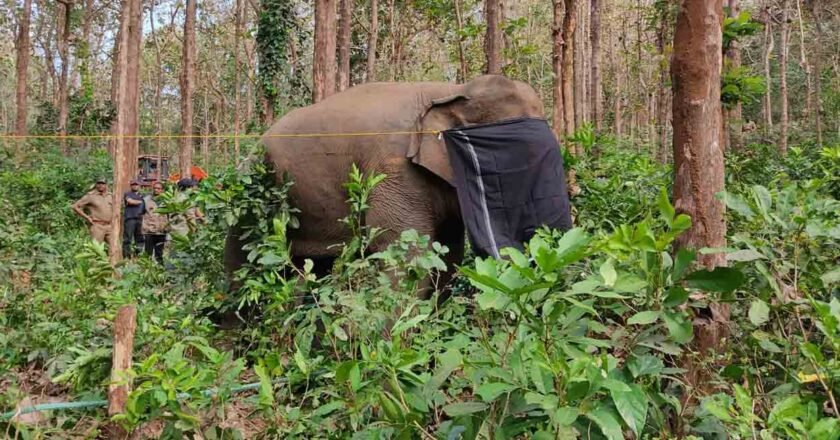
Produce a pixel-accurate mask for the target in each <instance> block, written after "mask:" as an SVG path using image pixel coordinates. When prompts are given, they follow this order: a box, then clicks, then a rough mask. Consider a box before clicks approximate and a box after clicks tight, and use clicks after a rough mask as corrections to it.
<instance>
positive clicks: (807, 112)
mask: <svg viewBox="0 0 840 440" xmlns="http://www.w3.org/2000/svg"><path fill="white" fill-rule="evenodd" d="M796 12H797V15H798V17H799V67H800V68H802V72H803V73H804V74H805V109H804V110H803V114H802V119H804V120H806V121H807V120H808V119H809V118H810V117H811V112H812V111H813V102H812V100H811V97H812V94H813V92H814V90H813V87H812V86H811V66H809V65H808V59H807V58H805V25H804V24H803V20H802V0H796Z"/></svg>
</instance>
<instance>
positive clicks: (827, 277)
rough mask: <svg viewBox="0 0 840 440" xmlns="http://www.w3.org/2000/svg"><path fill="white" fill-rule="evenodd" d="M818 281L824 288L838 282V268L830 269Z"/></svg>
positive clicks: (839, 276)
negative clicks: (820, 281)
mask: <svg viewBox="0 0 840 440" xmlns="http://www.w3.org/2000/svg"><path fill="white" fill-rule="evenodd" d="M820 279H821V280H822V282H823V284H825V285H826V286H829V285H831V284H836V283H837V282H840V266H837V267H835V268H834V269H831V270H830V271H828V272H826V273H824V274H823V275H822V276H821V277H820Z"/></svg>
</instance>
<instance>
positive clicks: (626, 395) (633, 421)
mask: <svg viewBox="0 0 840 440" xmlns="http://www.w3.org/2000/svg"><path fill="white" fill-rule="evenodd" d="M628 387H629V389H630V391H626V392H622V391H614V390H610V394H611V395H612V399H613V403H615V407H616V409H617V410H618V413H619V414H621V417H622V418H623V419H624V422H625V423H627V426H629V427H630V429H631V430H633V432H634V433H635V434H636V435H637V436H638V435H639V434H640V432H641V431H642V429H644V427H645V420H646V419H647V407H648V400H647V397H646V396H645V393H644V391H642V389H641V388H640V387H639V386H638V385H636V384H628Z"/></svg>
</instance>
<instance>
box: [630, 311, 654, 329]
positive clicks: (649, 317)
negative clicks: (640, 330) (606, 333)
mask: <svg viewBox="0 0 840 440" xmlns="http://www.w3.org/2000/svg"><path fill="white" fill-rule="evenodd" d="M657 319H659V312H658V311H656V310H645V311H644V312H639V313H636V314H635V315H633V316H631V317H630V319H628V320H627V323H628V324H630V325H647V324H651V323H654V322H656V320H657Z"/></svg>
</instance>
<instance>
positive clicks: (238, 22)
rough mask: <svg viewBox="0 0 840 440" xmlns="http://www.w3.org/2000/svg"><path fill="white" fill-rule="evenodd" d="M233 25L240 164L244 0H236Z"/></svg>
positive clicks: (236, 154) (235, 122)
mask: <svg viewBox="0 0 840 440" xmlns="http://www.w3.org/2000/svg"><path fill="white" fill-rule="evenodd" d="M234 7H235V8H236V11H235V12H234V25H233V29H234V30H233V32H234V34H233V161H234V164H236V165H239V125H240V119H239V118H240V114H239V113H240V112H241V110H240V106H239V104H240V101H241V95H242V84H241V82H240V77H241V73H242V65H241V64H242V63H241V60H240V56H239V52H240V49H241V44H240V39H241V38H242V0H236V3H235V6H234Z"/></svg>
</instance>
